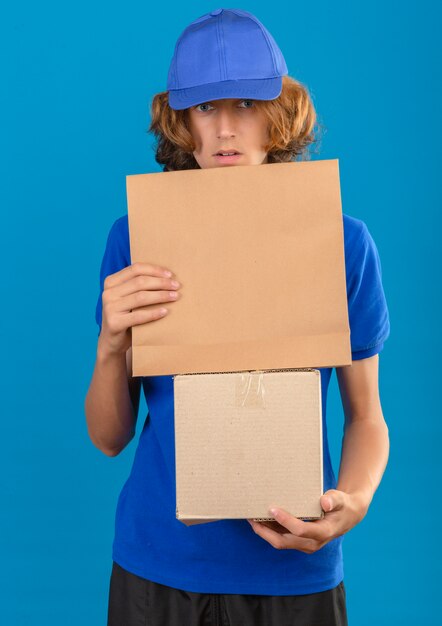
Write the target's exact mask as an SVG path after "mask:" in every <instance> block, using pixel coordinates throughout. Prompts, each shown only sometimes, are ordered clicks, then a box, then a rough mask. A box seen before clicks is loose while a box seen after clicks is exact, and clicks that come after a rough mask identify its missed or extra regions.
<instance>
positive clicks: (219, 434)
mask: <svg viewBox="0 0 442 626" xmlns="http://www.w3.org/2000/svg"><path fill="white" fill-rule="evenodd" d="M174 401H175V462H176V499H177V508H176V516H177V519H179V520H180V521H182V522H183V523H184V524H186V525H190V524H195V523H203V522H209V521H216V520H219V519H240V518H253V519H260V520H272V519H274V518H272V517H271V515H270V514H269V511H268V509H269V507H270V506H271V505H272V504H273V505H276V506H280V507H282V508H284V509H286V510H287V511H289V512H290V513H292V514H293V515H295V516H296V517H299V518H302V519H317V518H321V517H323V511H322V508H321V506H320V502H319V498H320V497H321V495H322V494H323V464H322V463H323V461H322V407H321V377H320V372H319V370H317V369H308V368H305V369H292V370H273V371H251V372H230V373H214V374H184V375H176V376H174Z"/></svg>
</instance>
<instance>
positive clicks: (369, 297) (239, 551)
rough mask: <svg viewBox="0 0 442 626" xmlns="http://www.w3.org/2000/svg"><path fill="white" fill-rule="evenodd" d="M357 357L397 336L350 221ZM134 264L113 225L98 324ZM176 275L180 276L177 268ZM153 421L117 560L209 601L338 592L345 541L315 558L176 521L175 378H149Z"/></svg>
mask: <svg viewBox="0 0 442 626" xmlns="http://www.w3.org/2000/svg"><path fill="white" fill-rule="evenodd" d="M343 226H344V243H345V265H346V281H347V298H348V313H349V322H350V340H351V350H352V358H353V359H354V360H356V359H364V358H367V357H370V356H372V355H374V354H376V353H378V352H380V351H381V350H382V348H383V345H384V341H385V340H386V339H387V337H388V335H389V331H390V324H389V316H388V309H387V304H386V300H385V295H384V290H383V287H382V281H381V265H380V260H379V256H378V252H377V249H376V245H375V243H374V241H373V238H372V237H371V235H370V233H369V231H368V229H367V227H366V225H365V223H364V222H362V221H361V220H358V219H355V218H353V217H350V216H348V215H345V214H344V216H343ZM130 264H131V258H130V249H129V231H128V218H127V215H123V216H122V217H120V218H118V219H117V220H116V221H115V222H114V223H113V224H112V226H111V228H110V231H109V234H108V237H107V242H106V248H105V251H104V256H103V260H102V264H101V271H100V294H99V297H98V302H97V306H96V322H97V324H98V325H99V327H100V330H101V321H102V302H101V294H102V290H103V283H104V279H105V278H106V276H107V275H108V274H112V273H114V272H117V271H119V270H120V269H122V268H124V267H126V266H127V265H130ZM172 269H174V268H172ZM318 369H320V372H321V387H322V408H323V471H324V492H325V491H327V490H328V489H335V488H336V484H337V480H336V477H335V474H334V472H333V468H332V464H331V459H330V452H329V447H328V439H327V410H326V409H327V390H328V386H329V382H330V377H331V373H332V368H318ZM142 387H143V391H144V395H145V398H146V403H147V407H148V415H147V417H146V419H145V421H144V425H143V429H142V432H141V435H140V438H139V440H138V443H137V447H136V451H135V456H134V460H133V466H132V469H131V472H130V475H129V477H128V479H127V480H126V482H125V484H124V486H123V488H122V490H121V493H120V496H119V499H118V504H117V509H116V518H115V536H114V541H113V548H112V558H113V560H114V561H116V562H117V563H118V564H119V565H121V567H123V568H124V569H126V570H128V571H129V572H132V573H133V574H136V575H137V576H141V577H142V578H147V579H149V580H152V581H155V582H158V583H161V584H163V585H168V586H170V587H175V588H177V589H183V590H185V591H194V592H200V593H237V594H266V595H297V594H306V593H315V592H318V591H324V590H326V589H331V588H332V587H335V586H336V585H338V584H339V583H340V582H341V580H343V578H344V569H343V557H342V542H343V539H344V536H345V535H343V536H341V537H338V538H336V539H334V540H332V541H330V542H328V543H327V544H326V545H325V546H323V547H322V548H321V549H320V550H318V551H317V552H315V553H314V554H305V553H304V552H301V551H298V550H278V549H276V548H274V547H273V546H271V545H270V544H269V543H268V542H267V541H265V540H264V539H262V538H261V537H260V536H259V535H257V534H256V533H255V532H254V531H253V529H252V528H251V526H250V525H249V523H248V522H247V521H246V520H219V521H216V522H209V523H204V524H196V525H194V526H186V525H185V524H183V523H182V522H180V521H178V520H177V519H176V514H175V511H176V494H175V447H174V398H173V378H172V376H149V377H144V378H142Z"/></svg>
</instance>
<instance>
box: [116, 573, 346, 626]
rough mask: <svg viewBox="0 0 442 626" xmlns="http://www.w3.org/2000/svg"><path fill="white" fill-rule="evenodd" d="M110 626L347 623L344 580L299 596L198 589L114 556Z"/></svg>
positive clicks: (340, 625) (343, 625)
mask: <svg viewBox="0 0 442 626" xmlns="http://www.w3.org/2000/svg"><path fill="white" fill-rule="evenodd" d="M270 575H271V573H270ZM107 626H347V610H346V603H345V587H344V581H342V582H340V583H339V585H338V586H337V587H335V588H334V589H329V590H327V591H320V592H319V593H309V594H305V595H298V596H265V595H239V594H219V593H195V592H193V591H182V590H181V589H175V588H173V587H168V586H166V585H160V584H159V583H156V582H153V581H150V580H146V579H145V578H140V577H139V576H136V575H135V574H131V573H130V572H127V571H126V570H124V569H123V568H122V567H120V565H118V564H117V563H115V562H113V565H112V574H111V579H110V588H109V609H108V622H107Z"/></svg>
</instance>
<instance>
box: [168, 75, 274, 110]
mask: <svg viewBox="0 0 442 626" xmlns="http://www.w3.org/2000/svg"><path fill="white" fill-rule="evenodd" d="M281 90H282V77H281V76H276V77H275V78H250V79H241V80H224V81H221V82H218V83H208V84H206V85H198V86H196V87H187V88H186V89H170V90H169V106H170V107H171V108H172V109H176V110H181V109H187V108H188V107H191V106H195V105H197V104H201V103H203V102H210V101H211V100H221V99H222V98H250V99H251V100H274V99H275V98H277V97H278V96H279V95H280V93H281Z"/></svg>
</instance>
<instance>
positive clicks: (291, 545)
mask: <svg viewBox="0 0 442 626" xmlns="http://www.w3.org/2000/svg"><path fill="white" fill-rule="evenodd" d="M247 521H248V522H249V524H250V525H251V526H252V528H253V530H254V531H255V533H256V534H257V535H259V536H260V537H262V539H265V541H268V542H269V543H270V544H271V545H272V546H273V547H274V548H277V549H278V550H284V549H286V550H287V549H294V550H301V551H302V552H309V553H310V552H314V551H315V550H317V549H318V545H317V542H316V541H315V540H313V539H305V538H301V537H296V536H295V535H292V534H291V533H284V534H281V533H279V532H276V531H274V530H271V529H270V528H269V527H268V526H264V525H263V524H262V523H261V522H254V521H252V520H247Z"/></svg>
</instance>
